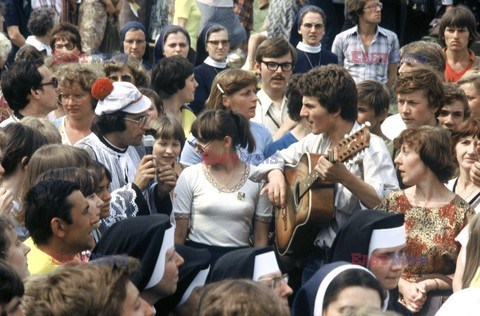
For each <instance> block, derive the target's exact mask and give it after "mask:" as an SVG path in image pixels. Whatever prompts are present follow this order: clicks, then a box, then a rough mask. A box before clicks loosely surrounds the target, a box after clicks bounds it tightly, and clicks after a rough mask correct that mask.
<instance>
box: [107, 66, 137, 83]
mask: <svg viewBox="0 0 480 316" xmlns="http://www.w3.org/2000/svg"><path fill="white" fill-rule="evenodd" d="M108 79H110V80H112V81H116V82H121V81H124V82H130V83H131V84H133V85H135V84H136V82H135V77H134V76H133V72H132V70H131V69H130V67H128V66H127V65H123V66H122V68H120V69H119V70H117V71H112V72H111V73H109V74H108Z"/></svg>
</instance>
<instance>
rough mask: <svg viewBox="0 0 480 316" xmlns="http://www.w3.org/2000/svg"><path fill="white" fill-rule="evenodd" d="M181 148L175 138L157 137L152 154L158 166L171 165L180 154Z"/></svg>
mask: <svg viewBox="0 0 480 316" xmlns="http://www.w3.org/2000/svg"><path fill="white" fill-rule="evenodd" d="M181 148H182V145H181V144H180V141H179V140H177V139H172V138H171V139H164V138H159V139H157V140H156V141H155V144H154V145H153V154H154V155H155V158H156V160H157V163H158V164H159V165H160V166H165V165H172V164H173V163H174V162H175V161H176V160H177V158H178V156H179V155H180V151H181Z"/></svg>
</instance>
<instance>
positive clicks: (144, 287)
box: [92, 214, 183, 305]
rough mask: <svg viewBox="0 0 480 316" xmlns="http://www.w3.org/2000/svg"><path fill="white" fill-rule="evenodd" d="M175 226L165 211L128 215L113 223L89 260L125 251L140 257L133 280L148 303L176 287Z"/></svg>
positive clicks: (177, 261)
mask: <svg viewBox="0 0 480 316" xmlns="http://www.w3.org/2000/svg"><path fill="white" fill-rule="evenodd" d="M174 231H175V227H174V226H172V224H171V223H170V218H169V217H168V216H167V215H164V214H156V215H149V216H138V217H131V218H127V219H125V220H123V221H120V222H117V223H115V224H114V225H113V226H112V227H110V229H109V230H107V231H106V233H105V234H104V235H103V236H102V238H101V239H100V241H99V242H98V243H97V245H96V246H95V248H94V249H93V251H92V259H93V258H100V257H103V256H109V255H123V254H126V255H128V256H130V257H134V258H137V259H139V260H140V263H141V268H140V269H139V270H138V271H136V272H135V273H134V274H133V276H132V282H133V283H134V284H135V286H136V287H137V289H138V290H139V291H140V293H141V297H142V298H143V299H144V300H145V301H147V302H148V303H149V304H150V305H153V304H155V303H156V302H157V301H158V300H159V299H160V298H162V297H166V296H168V295H171V294H173V293H174V292H175V291H176V289H177V282H178V278H179V272H178V267H179V266H180V265H181V264H183V258H182V257H181V256H180V255H179V254H178V253H177V252H176V251H175V246H174Z"/></svg>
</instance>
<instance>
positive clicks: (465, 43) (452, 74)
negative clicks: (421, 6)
mask: <svg viewBox="0 0 480 316" xmlns="http://www.w3.org/2000/svg"><path fill="white" fill-rule="evenodd" d="M438 33H439V34H440V39H441V40H442V44H443V45H444V49H443V51H444V53H445V57H446V59H447V62H446V64H445V79H446V80H447V81H449V82H457V81H458V80H460V79H461V78H462V77H463V76H464V75H465V73H466V72H467V71H468V70H470V69H472V68H478V67H480V57H478V56H475V53H474V52H473V51H472V50H470V47H471V46H472V44H473V43H474V42H475V40H476V39H477V38H478V34H477V30H476V21H475V16H474V15H473V13H472V11H471V10H470V9H469V8H467V7H465V6H457V7H454V8H452V9H450V10H448V11H447V12H446V13H445V14H444V15H443V17H442V19H441V20H440V29H439V32H438Z"/></svg>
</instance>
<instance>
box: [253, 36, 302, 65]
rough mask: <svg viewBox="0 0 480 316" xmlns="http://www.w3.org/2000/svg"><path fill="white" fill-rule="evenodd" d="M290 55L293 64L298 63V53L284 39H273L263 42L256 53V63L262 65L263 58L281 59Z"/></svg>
mask: <svg viewBox="0 0 480 316" xmlns="http://www.w3.org/2000/svg"><path fill="white" fill-rule="evenodd" d="M288 53H290V55H291V56H292V63H293V65H295V63H296V62H297V51H296V50H295V48H294V47H293V46H292V45H291V44H290V43H289V42H287V41H286V40H285V39H284V38H283V37H272V38H268V39H266V40H265V41H263V42H262V43H261V44H260V45H259V46H258V48H257V52H256V53H255V61H256V62H257V63H261V62H262V60H263V58H265V57H267V58H279V57H282V56H285V55H287V54H288Z"/></svg>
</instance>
